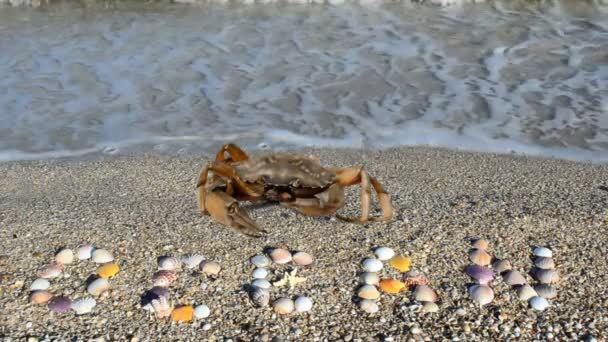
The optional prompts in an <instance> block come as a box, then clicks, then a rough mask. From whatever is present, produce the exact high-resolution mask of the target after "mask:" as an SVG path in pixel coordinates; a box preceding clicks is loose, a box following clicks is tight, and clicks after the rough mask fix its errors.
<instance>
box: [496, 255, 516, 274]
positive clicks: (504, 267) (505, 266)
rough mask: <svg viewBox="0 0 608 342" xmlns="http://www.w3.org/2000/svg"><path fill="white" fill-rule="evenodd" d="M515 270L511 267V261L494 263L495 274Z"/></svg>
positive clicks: (498, 260)
mask: <svg viewBox="0 0 608 342" xmlns="http://www.w3.org/2000/svg"><path fill="white" fill-rule="evenodd" d="M512 268H513V266H511V262H510V261H509V260H504V259H502V260H501V259H497V260H496V261H494V262H493V263H492V269H493V270H494V272H496V273H498V274H502V273H503V272H506V271H510V270H511V269H512Z"/></svg>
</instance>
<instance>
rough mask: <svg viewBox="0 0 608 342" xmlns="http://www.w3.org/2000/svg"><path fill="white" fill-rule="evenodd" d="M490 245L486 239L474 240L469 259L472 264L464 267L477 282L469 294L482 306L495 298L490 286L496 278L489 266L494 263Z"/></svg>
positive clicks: (465, 271)
mask: <svg viewBox="0 0 608 342" xmlns="http://www.w3.org/2000/svg"><path fill="white" fill-rule="evenodd" d="M489 246H490V244H489V242H488V241H486V240H484V239H477V240H475V241H473V242H472V247H473V248H472V249H471V250H470V251H469V260H470V261H471V262H472V264H470V265H467V266H466V267H465V268H464V273H466V274H467V275H468V276H469V277H471V279H473V281H474V282H475V284H473V285H471V286H469V289H468V292H469V296H470V297H471V299H473V300H474V301H476V302H477V303H478V304H479V306H480V307H482V306H484V305H487V304H490V303H491V302H492V300H494V291H493V290H492V288H491V287H490V283H491V282H492V280H494V276H495V273H494V271H493V270H492V269H490V268H489V266H488V265H490V264H491V263H492V256H491V255H490V253H488V252H487V249H488V248H489Z"/></svg>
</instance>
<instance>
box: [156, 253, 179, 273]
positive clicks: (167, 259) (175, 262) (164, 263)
mask: <svg viewBox="0 0 608 342" xmlns="http://www.w3.org/2000/svg"><path fill="white" fill-rule="evenodd" d="M157 264H158V269H159V270H165V271H175V270H178V269H180V268H181V267H182V263H181V261H180V260H179V259H178V258H176V257H172V256H161V257H159V258H158V261H157Z"/></svg>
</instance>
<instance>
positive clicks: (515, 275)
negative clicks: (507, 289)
mask: <svg viewBox="0 0 608 342" xmlns="http://www.w3.org/2000/svg"><path fill="white" fill-rule="evenodd" d="M502 279H503V280H504V281H505V283H507V285H511V286H514V285H524V284H527V283H528V281H526V278H524V276H523V275H522V274H521V273H519V272H518V271H515V270H510V271H508V272H507V273H505V274H503V276H502Z"/></svg>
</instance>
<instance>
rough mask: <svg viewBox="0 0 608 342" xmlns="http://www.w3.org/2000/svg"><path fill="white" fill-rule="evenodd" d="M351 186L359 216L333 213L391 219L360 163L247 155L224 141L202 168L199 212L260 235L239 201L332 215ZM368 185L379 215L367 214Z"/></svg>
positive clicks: (382, 194) (387, 203)
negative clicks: (343, 165) (335, 164)
mask: <svg viewBox="0 0 608 342" xmlns="http://www.w3.org/2000/svg"><path fill="white" fill-rule="evenodd" d="M226 153H227V154H228V155H227V156H226ZM356 184H361V217H360V218H347V217H342V216H339V215H336V217H338V218H340V219H342V220H345V221H348V222H355V223H365V222H368V221H385V220H390V219H392V217H393V206H392V204H391V199H390V195H389V194H388V193H387V192H386V191H385V190H384V188H383V187H382V185H381V184H380V183H379V182H378V181H377V180H376V179H374V178H373V177H371V176H370V175H368V173H367V172H366V171H365V170H364V169H363V168H362V167H353V168H348V169H338V168H326V167H324V166H322V165H321V164H320V162H319V160H317V159H314V158H312V157H307V156H303V155H296V154H286V153H271V154H268V155H265V156H263V157H261V158H258V159H250V158H249V156H248V155H247V154H246V153H245V152H244V151H243V150H241V149H240V148H239V147H238V146H236V145H234V144H227V145H224V146H222V148H221V149H220V150H219V152H218V153H217V156H216V158H215V161H213V162H211V163H209V164H208V165H206V166H205V167H204V168H203V169H202V171H201V173H200V176H199V178H198V183H197V184H196V187H197V197H198V206H199V208H200V210H201V211H202V212H203V213H205V214H209V215H211V217H213V218H214V219H216V220H217V221H218V222H220V223H222V224H224V225H227V226H230V227H232V228H234V229H236V230H237V231H239V232H241V233H243V234H245V235H248V236H253V237H260V236H261V235H262V234H263V233H266V231H265V230H264V229H262V228H260V227H259V226H258V225H257V224H256V223H255V222H254V221H253V220H252V219H251V218H250V217H249V215H248V214H247V211H245V209H243V208H241V207H240V206H239V205H238V202H239V201H260V200H266V201H270V202H275V203H279V204H281V205H283V206H286V207H289V208H293V209H295V210H297V211H299V212H301V213H304V214H307V215H313V216H323V215H333V214H335V212H336V211H337V210H338V209H340V208H342V207H343V206H344V188H345V187H347V186H351V185H356ZM372 188H373V189H374V190H375V191H376V194H377V195H378V201H379V203H380V208H381V209H382V216H381V217H373V218H370V217H369V214H370V206H371V198H372V197H371V189H372Z"/></svg>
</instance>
